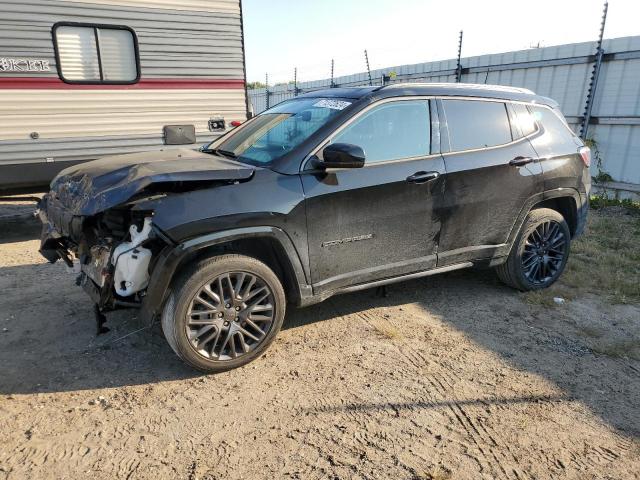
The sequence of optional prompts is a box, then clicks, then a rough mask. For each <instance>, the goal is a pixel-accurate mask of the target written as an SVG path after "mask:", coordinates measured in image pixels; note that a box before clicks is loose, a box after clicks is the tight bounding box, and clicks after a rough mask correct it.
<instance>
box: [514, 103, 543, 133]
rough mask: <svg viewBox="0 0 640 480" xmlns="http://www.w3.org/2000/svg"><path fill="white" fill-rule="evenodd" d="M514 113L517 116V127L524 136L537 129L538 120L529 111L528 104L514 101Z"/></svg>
mask: <svg viewBox="0 0 640 480" xmlns="http://www.w3.org/2000/svg"><path fill="white" fill-rule="evenodd" d="M512 107H513V113H514V116H515V119H514V121H515V124H516V127H518V128H519V130H520V133H521V134H522V136H523V137H526V136H527V135H531V134H532V133H533V132H535V131H536V130H537V128H538V127H537V126H536V122H535V120H534V119H533V115H531V113H530V112H529V110H528V109H527V107H526V105H523V104H521V103H513V104H512Z"/></svg>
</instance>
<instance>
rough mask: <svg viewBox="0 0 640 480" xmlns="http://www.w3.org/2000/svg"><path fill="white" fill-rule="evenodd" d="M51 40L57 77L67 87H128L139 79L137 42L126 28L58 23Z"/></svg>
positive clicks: (132, 33)
mask: <svg viewBox="0 0 640 480" xmlns="http://www.w3.org/2000/svg"><path fill="white" fill-rule="evenodd" d="M53 38H54V44H55V48H56V60H57V65H58V73H59V75H60V78H61V79H62V80H63V81H65V82H67V83H80V84H119V83H121V84H130V83H136V82H137V81H138V80H139V78H140V66H139V65H140V64H139V58H138V44H137V39H136V36H135V33H134V32H133V30H131V29H130V28H128V27H121V26H107V25H89V24H70V23H59V24H56V25H55V26H54V28H53Z"/></svg>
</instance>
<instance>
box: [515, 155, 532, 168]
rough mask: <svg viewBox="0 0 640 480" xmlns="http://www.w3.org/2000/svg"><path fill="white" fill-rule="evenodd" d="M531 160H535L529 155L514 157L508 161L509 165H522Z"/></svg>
mask: <svg viewBox="0 0 640 480" xmlns="http://www.w3.org/2000/svg"><path fill="white" fill-rule="evenodd" d="M533 162H535V160H534V159H533V158H531V157H516V158H514V159H513V160H511V161H510V162H509V165H511V166H512V167H522V166H523V165H528V164H529V163H533Z"/></svg>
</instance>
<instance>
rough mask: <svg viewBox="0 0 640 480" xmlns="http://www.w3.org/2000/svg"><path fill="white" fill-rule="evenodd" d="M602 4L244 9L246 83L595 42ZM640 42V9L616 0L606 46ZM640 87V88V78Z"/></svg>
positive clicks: (414, 0) (396, 0)
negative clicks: (618, 40) (638, 38)
mask: <svg viewBox="0 0 640 480" xmlns="http://www.w3.org/2000/svg"><path fill="white" fill-rule="evenodd" d="M602 7H603V1H601V0H531V1H523V0H513V1H508V0H482V1H468V0H467V1H463V0H437V1H436V0H393V1H392V0H243V8H244V19H245V42H246V55H247V76H248V80H249V81H255V80H259V81H263V82H264V76H265V73H266V72H269V83H275V82H282V81H288V80H292V79H293V68H294V67H298V80H299V81H305V80H313V79H321V78H327V77H329V76H330V63H331V59H332V58H334V59H335V62H336V71H335V76H340V75H346V74H350V73H357V72H362V71H365V70H366V68H365V63H364V53H363V51H364V49H365V48H366V49H367V50H368V52H369V60H370V63H371V69H372V70H373V69H376V68H384V67H390V66H394V65H403V64H407V63H420V62H427V61H432V60H444V59H448V58H455V56H456V54H457V40H458V32H459V31H460V30H461V29H462V30H464V44H463V56H473V55H482V54H486V53H500V52H506V51H511V50H521V49H526V48H530V47H531V46H534V45H536V44H538V42H540V44H541V46H550V45H559V44H563V43H574V42H581V41H589V40H595V39H596V38H597V34H598V30H599V27H600V18H601V14H602ZM631 35H640V0H610V2H609V14H608V18H607V25H606V29H605V38H615V37H623V36H631ZM639 81H640V79H639Z"/></svg>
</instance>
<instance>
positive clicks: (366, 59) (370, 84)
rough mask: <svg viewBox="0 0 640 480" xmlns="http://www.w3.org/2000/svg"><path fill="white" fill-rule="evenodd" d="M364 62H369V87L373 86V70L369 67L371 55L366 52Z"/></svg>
mask: <svg viewBox="0 0 640 480" xmlns="http://www.w3.org/2000/svg"><path fill="white" fill-rule="evenodd" d="M364 60H365V62H367V74H368V75H369V86H373V80H371V68H370V67H369V54H368V53H367V51H366V50H365V51H364Z"/></svg>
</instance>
